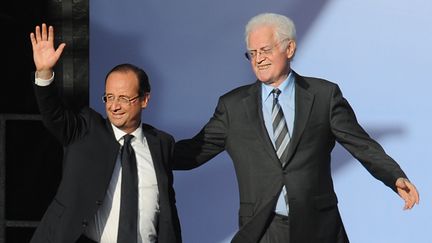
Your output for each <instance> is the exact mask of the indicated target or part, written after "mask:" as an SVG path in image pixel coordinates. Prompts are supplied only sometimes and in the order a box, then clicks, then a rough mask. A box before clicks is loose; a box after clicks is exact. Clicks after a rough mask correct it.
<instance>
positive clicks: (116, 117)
mask: <svg viewBox="0 0 432 243" xmlns="http://www.w3.org/2000/svg"><path fill="white" fill-rule="evenodd" d="M123 116H124V113H111V117H112V118H113V119H121V118H123Z"/></svg>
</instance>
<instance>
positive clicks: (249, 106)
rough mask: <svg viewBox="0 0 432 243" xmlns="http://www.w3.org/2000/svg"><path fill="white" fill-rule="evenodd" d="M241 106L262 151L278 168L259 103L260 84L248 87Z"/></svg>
mask: <svg viewBox="0 0 432 243" xmlns="http://www.w3.org/2000/svg"><path fill="white" fill-rule="evenodd" d="M243 105H244V108H245V111H246V114H247V117H248V119H249V122H250V123H251V124H253V126H254V127H253V130H254V131H256V132H257V134H258V137H259V138H260V139H259V140H260V141H261V142H262V144H263V148H264V150H265V151H266V152H267V153H268V154H269V156H270V158H271V160H272V161H274V162H275V163H277V164H278V165H279V166H280V165H281V163H280V162H279V158H278V157H277V155H276V152H275V150H274V147H273V143H272V141H271V139H270V137H269V135H268V132H267V129H266V127H265V124H264V117H263V113H262V102H261V83H260V82H259V81H257V82H256V83H255V84H253V85H252V86H251V87H250V89H249V94H248V95H247V96H246V97H245V98H243Z"/></svg>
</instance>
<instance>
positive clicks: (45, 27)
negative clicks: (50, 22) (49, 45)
mask: <svg viewBox="0 0 432 243" xmlns="http://www.w3.org/2000/svg"><path fill="white" fill-rule="evenodd" d="M47 36H48V35H47V26H46V24H42V41H44V40H48V37H47Z"/></svg>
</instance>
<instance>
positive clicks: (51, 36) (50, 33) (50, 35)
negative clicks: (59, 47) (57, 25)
mask: <svg viewBox="0 0 432 243" xmlns="http://www.w3.org/2000/svg"><path fill="white" fill-rule="evenodd" d="M48 41H50V42H54V27H52V26H50V27H49V29H48Z"/></svg>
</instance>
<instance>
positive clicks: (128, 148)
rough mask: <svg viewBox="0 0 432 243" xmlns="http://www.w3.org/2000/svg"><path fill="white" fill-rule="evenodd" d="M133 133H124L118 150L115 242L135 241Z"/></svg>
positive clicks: (135, 210) (126, 242) (136, 202)
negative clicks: (117, 222)
mask: <svg viewBox="0 0 432 243" xmlns="http://www.w3.org/2000/svg"><path fill="white" fill-rule="evenodd" d="M132 138H133V135H130V134H126V135H124V137H123V139H124V143H123V147H122V149H121V152H120V156H121V165H122V178H121V196H120V217H119V227H118V235H117V242H118V243H136V242H137V234H138V230H137V225H138V224H137V221H138V173H137V165H136V158H135V151H134V150H133V148H132V145H131V143H130V142H131V139H132Z"/></svg>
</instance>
